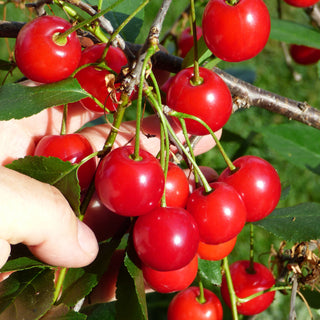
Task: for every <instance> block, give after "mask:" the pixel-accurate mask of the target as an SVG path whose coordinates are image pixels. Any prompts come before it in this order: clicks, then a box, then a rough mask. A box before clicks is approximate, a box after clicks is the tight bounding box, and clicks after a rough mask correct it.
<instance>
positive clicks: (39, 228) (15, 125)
mask: <svg viewBox="0 0 320 320" xmlns="http://www.w3.org/2000/svg"><path fill="white" fill-rule="evenodd" d="M95 117H96V116H95V115H94V114H92V113H89V112H87V111H85V110H84V109H83V108H82V107H81V106H80V105H79V104H77V103H76V104H73V106H72V108H69V114H68V123H67V132H70V133H71V132H74V131H76V130H77V129H79V128H80V127H81V126H82V125H83V124H84V123H86V122H87V121H90V120H92V119H94V118H95ZM61 120H62V108H60V107H55V108H50V109H46V110H44V111H42V112H41V113H39V114H37V115H34V116H32V117H29V118H25V119H22V120H10V121H6V122H0V136H1V140H0V164H2V165H4V164H7V163H10V162H11V161H12V160H14V159H17V158H20V157H24V156H26V155H32V154H33V150H34V148H35V145H36V143H37V142H38V141H39V139H40V138H41V137H42V136H44V135H48V134H58V133H59V131H60V124H61ZM110 128H111V125H110V124H103V125H99V126H94V127H88V128H85V129H84V130H82V132H81V134H83V135H84V136H85V137H86V138H87V139H88V140H89V142H90V143H91V144H92V146H93V147H94V149H96V150H101V148H102V147H103V144H104V142H105V139H106V137H107V135H108V133H109V131H110ZM174 129H175V131H176V132H177V134H178V136H179V137H181V139H183V138H182V134H181V132H179V129H178V128H177V127H174ZM142 131H143V132H146V133H148V134H151V135H152V138H147V137H146V136H145V135H143V134H141V140H140V143H141V147H143V148H144V149H146V150H148V151H149V152H151V153H153V154H154V155H155V154H157V153H158V151H159V132H160V126H159V120H158V119H157V117H155V116H150V117H146V118H145V119H144V120H143V124H142ZM134 133H135V122H134V121H129V122H125V123H123V124H122V125H121V127H120V130H119V134H118V137H117V140H116V143H115V147H118V146H121V145H124V144H128V143H131V144H132V143H134V140H132V139H133V138H134ZM220 134H221V132H218V133H217V135H218V136H220ZM8 141H10V144H8ZM213 146H214V142H213V140H212V138H211V137H209V136H205V137H203V138H202V139H201V140H200V142H199V143H198V144H197V146H196V147H195V154H196V155H197V154H201V153H203V152H206V151H208V150H209V149H211V148H212V147H213ZM0 170H1V171H0V172H1V173H0V174H1V177H2V179H1V181H0V201H1V200H2V202H1V203H2V204H3V205H2V206H1V209H0V218H1V221H2V224H1V227H0V266H2V265H3V264H4V263H5V262H6V260H7V258H8V256H9V254H10V244H16V243H24V244H26V245H27V246H28V247H29V249H30V251H31V252H32V253H33V254H34V255H35V256H36V257H38V258H39V259H40V260H42V261H43V262H45V263H49V264H52V265H58V266H65V267H81V266H84V265H87V264H89V263H91V262H92V261H93V260H94V258H95V257H96V255H97V252H98V245H97V241H96V238H95V236H94V234H93V232H92V231H91V230H90V229H89V228H88V227H87V226H86V225H85V224H84V223H83V222H81V221H79V220H78V219H77V218H76V216H75V215H74V213H73V211H72V209H71V208H70V206H69V204H68V202H67V201H66V199H65V198H64V197H63V196H62V194H61V193H60V192H59V191H58V190H57V189H56V188H54V187H52V186H50V185H48V184H45V183H42V182H39V181H37V180H34V179H32V178H30V177H27V176H25V175H22V174H20V173H17V172H15V171H12V170H10V169H7V168H5V167H0ZM8 212H10V215H9V214H8Z"/></svg>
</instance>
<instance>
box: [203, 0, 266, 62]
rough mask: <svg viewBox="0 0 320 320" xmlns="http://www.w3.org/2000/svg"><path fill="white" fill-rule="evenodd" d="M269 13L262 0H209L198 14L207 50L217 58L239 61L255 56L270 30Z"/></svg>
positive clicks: (264, 43)
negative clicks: (200, 18) (231, 0)
mask: <svg viewBox="0 0 320 320" xmlns="http://www.w3.org/2000/svg"><path fill="white" fill-rule="evenodd" d="M270 25H271V24H270V15H269V11H268V8H267V6H266V5H265V3H264V2H263V1H262V0H240V1H238V2H237V3H236V4H235V5H230V3H229V2H228V1H225V0H210V1H209V2H208V4H207V5H206V7H205V10H204V13H203V17H202V32H203V38H204V41H205V43H206V45H207V47H208V48H209V50H210V51H211V52H212V53H213V54H214V55H215V56H216V57H218V58H220V59H222V60H225V61H229V62H239V61H243V60H248V59H251V58H253V57H255V56H256V55H257V54H258V53H259V52H260V51H261V50H262V49H263V48H264V46H265V45H266V43H267V41H268V38H269V34H270Z"/></svg>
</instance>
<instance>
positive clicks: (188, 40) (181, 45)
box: [178, 26, 202, 58]
mask: <svg viewBox="0 0 320 320" xmlns="http://www.w3.org/2000/svg"><path fill="white" fill-rule="evenodd" d="M196 29H197V39H198V40H199V39H200V38H201V36H202V28H201V27H199V26H197V27H196ZM192 47H193V35H192V33H191V28H190V27H188V28H186V29H184V30H183V31H182V32H181V34H180V37H179V38H178V51H179V55H180V56H181V57H182V58H184V57H185V56H186V55H187V53H188V52H189V51H190V49H191V48H192Z"/></svg>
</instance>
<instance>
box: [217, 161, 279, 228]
mask: <svg viewBox="0 0 320 320" xmlns="http://www.w3.org/2000/svg"><path fill="white" fill-rule="evenodd" d="M233 164H234V165H235V166H236V170H235V171H234V172H231V171H230V169H229V168H227V169H225V170H224V171H223V172H222V173H221V175H220V177H219V179H218V181H221V182H225V183H227V184H229V185H231V186H232V187H234V188H235V189H236V190H237V191H238V192H239V194H240V196H241V198H242V199H243V202H244V204H245V206H246V208H247V222H253V221H258V220H261V219H263V218H265V217H266V216H267V215H269V214H270V213H271V212H272V211H273V210H274V209H275V207H276V206H277V204H278V202H279V200H280V196H281V182H280V178H279V175H278V173H277V171H276V170H275V169H274V167H273V166H272V165H271V164H270V163H269V162H268V161H266V160H264V159H261V158H259V157H256V156H243V157H240V158H238V159H236V160H235V161H234V162H233Z"/></svg>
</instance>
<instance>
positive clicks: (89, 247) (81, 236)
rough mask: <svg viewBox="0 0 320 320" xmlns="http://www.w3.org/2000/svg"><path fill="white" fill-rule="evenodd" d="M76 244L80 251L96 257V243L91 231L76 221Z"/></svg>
mask: <svg viewBox="0 0 320 320" xmlns="http://www.w3.org/2000/svg"><path fill="white" fill-rule="evenodd" d="M78 242H79V244H80V247H81V249H82V250H83V251H84V252H86V253H88V254H89V255H92V256H93V255H94V256H95V255H97V253H98V242H97V239H96V237H95V235H94V233H93V231H92V230H91V229H90V228H89V227H88V226H87V225H86V224H85V223H83V222H81V221H80V220H79V221H78Z"/></svg>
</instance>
